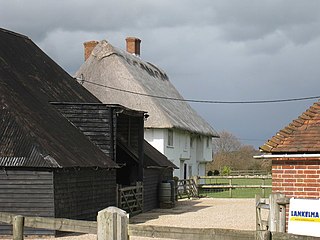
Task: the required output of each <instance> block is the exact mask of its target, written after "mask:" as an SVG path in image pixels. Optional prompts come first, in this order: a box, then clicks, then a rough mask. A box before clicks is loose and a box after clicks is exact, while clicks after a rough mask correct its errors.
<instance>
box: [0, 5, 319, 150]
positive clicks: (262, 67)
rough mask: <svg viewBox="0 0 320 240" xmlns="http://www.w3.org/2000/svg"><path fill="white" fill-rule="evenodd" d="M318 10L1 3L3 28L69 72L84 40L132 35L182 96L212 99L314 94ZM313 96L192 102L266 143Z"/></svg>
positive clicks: (223, 126)
mask: <svg viewBox="0 0 320 240" xmlns="http://www.w3.org/2000/svg"><path fill="white" fill-rule="evenodd" d="M319 12H320V2H319V1H318V0H308V1H297V0H259V1H253V0H241V1H239V0H229V1H225V0H199V1H194V0H175V1H172V0H161V1H160V0H157V1H150V0H134V1H127V0H113V1H112V0H106V1H103V0H93V1H81V0H77V1H76V0H57V1H49V0H28V1H22V0H20V1H19V0H11V1H5V0H0V22H1V24H2V27H3V28H7V29H10V30H13V31H17V32H20V33H22V34H25V35H28V36H29V37H30V38H32V39H33V40H34V41H35V42H36V43H37V44H38V45H39V46H40V47H41V48H42V49H43V50H44V51H45V52H47V54H48V55H49V56H51V57H52V58H53V59H54V60H55V61H57V62H58V63H59V64H60V65H62V67H63V68H65V69H66V70H67V71H68V72H69V73H71V74H73V73H74V72H75V71H76V70H77V69H78V68H79V66H80V65H81V64H82V62H83V45H82V43H83V42H84V41H87V40H101V39H106V40H108V41H109V42H111V43H112V44H113V45H115V46H117V47H120V48H122V49H124V47H125V46H124V45H125V41H124V39H125V37H126V36H130V35H131V36H137V37H140V38H141V39H142V45H141V48H142V54H141V57H142V58H143V59H144V60H147V61H149V62H152V63H154V64H156V65H158V66H159V67H160V68H163V69H164V70H165V71H166V72H167V73H168V75H169V77H170V80H171V81H172V82H173V84H174V85H175V86H176V88H177V89H178V90H179V91H180V92H181V93H182V95H183V96H184V97H185V98H192V99H212V100H255V99H278V98H292V97H303V96H311V95H320V94H319V92H318V89H319V88H320V86H319V85H320V83H319V80H318V78H319V76H320V68H319V67H318V65H319V62H320V41H319V40H320V39H319V35H320V15H319ZM311 103H312V101H311V102H310V101H307V102H301V103H290V104H270V105H254V106H247V105H205V104H195V105H193V106H194V108H195V109H196V110H197V111H198V112H199V113H200V114H201V115H202V116H204V117H205V119H206V120H207V121H208V122H210V123H211V124H212V125H213V127H214V128H215V129H217V130H218V131H219V130H229V131H231V132H233V133H234V134H235V135H236V136H238V137H240V138H244V139H248V138H251V139H265V140H266V139H267V138H269V137H271V136H272V135H273V134H275V133H276V131H277V130H279V129H280V128H282V127H284V125H286V124H288V123H289V122H291V121H292V120H293V118H295V117H297V116H298V115H299V114H300V113H302V112H303V111H304V110H305V109H306V108H307V107H308V106H310V105H311ZM249 143H250V144H254V145H255V146H258V145H260V144H262V142H261V141H260V142H256V143H255V142H249Z"/></svg>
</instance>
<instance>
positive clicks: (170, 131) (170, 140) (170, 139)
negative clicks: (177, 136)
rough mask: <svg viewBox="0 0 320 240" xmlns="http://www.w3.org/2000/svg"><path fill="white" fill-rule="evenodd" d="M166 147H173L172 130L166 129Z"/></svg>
mask: <svg viewBox="0 0 320 240" xmlns="http://www.w3.org/2000/svg"><path fill="white" fill-rule="evenodd" d="M168 146H173V130H172V129H168Z"/></svg>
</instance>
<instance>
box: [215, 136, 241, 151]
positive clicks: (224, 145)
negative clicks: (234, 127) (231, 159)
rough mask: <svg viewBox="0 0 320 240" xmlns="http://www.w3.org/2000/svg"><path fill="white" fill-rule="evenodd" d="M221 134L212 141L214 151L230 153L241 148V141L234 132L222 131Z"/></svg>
mask: <svg viewBox="0 0 320 240" xmlns="http://www.w3.org/2000/svg"><path fill="white" fill-rule="evenodd" d="M219 136H220V138H214V139H213V142H212V144H213V152H214V153H229V152H234V151H238V150H239V149H240V147H241V142H240V141H239V140H238V139H237V138H236V137H235V136H234V135H233V134H232V133H229V132H227V131H222V132H220V133H219Z"/></svg>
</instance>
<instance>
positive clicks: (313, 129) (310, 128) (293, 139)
mask: <svg viewBox="0 0 320 240" xmlns="http://www.w3.org/2000/svg"><path fill="white" fill-rule="evenodd" d="M260 149H261V150H262V151H264V152H270V153H315V152H320V102H316V103H314V104H313V105H312V106H311V107H310V108H309V109H308V110H307V111H305V112H304V113H302V114H301V115H300V116H299V117H298V119H295V120H293V121H292V122H291V123H290V124H289V125H288V126H286V127H285V128H283V129H282V130H280V131H279V132H278V133H277V134H276V135H275V136H273V137H272V138H271V139H270V140H268V141H267V142H266V143H265V144H264V145H262V146H261V147H260Z"/></svg>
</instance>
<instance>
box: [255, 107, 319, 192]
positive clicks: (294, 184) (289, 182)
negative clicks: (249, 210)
mask: <svg viewBox="0 0 320 240" xmlns="http://www.w3.org/2000/svg"><path fill="white" fill-rule="evenodd" d="M260 150H261V151H262V152H263V155H262V156H261V157H262V158H271V159H272V192H274V193H275V192H281V193H284V194H285V195H286V196H287V197H295V198H319V197H320V102H316V103H314V104H313V105H312V106H311V107H310V108H309V109H308V110H307V111H305V112H304V113H302V114H301V115H300V116H299V117H298V118H297V119H295V120H293V121H292V122H291V123H290V124H289V125H288V126H286V127H285V128H283V129H282V130H280V131H279V132H277V134H276V135H275V136H273V137H272V138H271V139H270V140H268V141H267V142H266V143H265V144H264V145H263V146H261V147H260Z"/></svg>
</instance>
